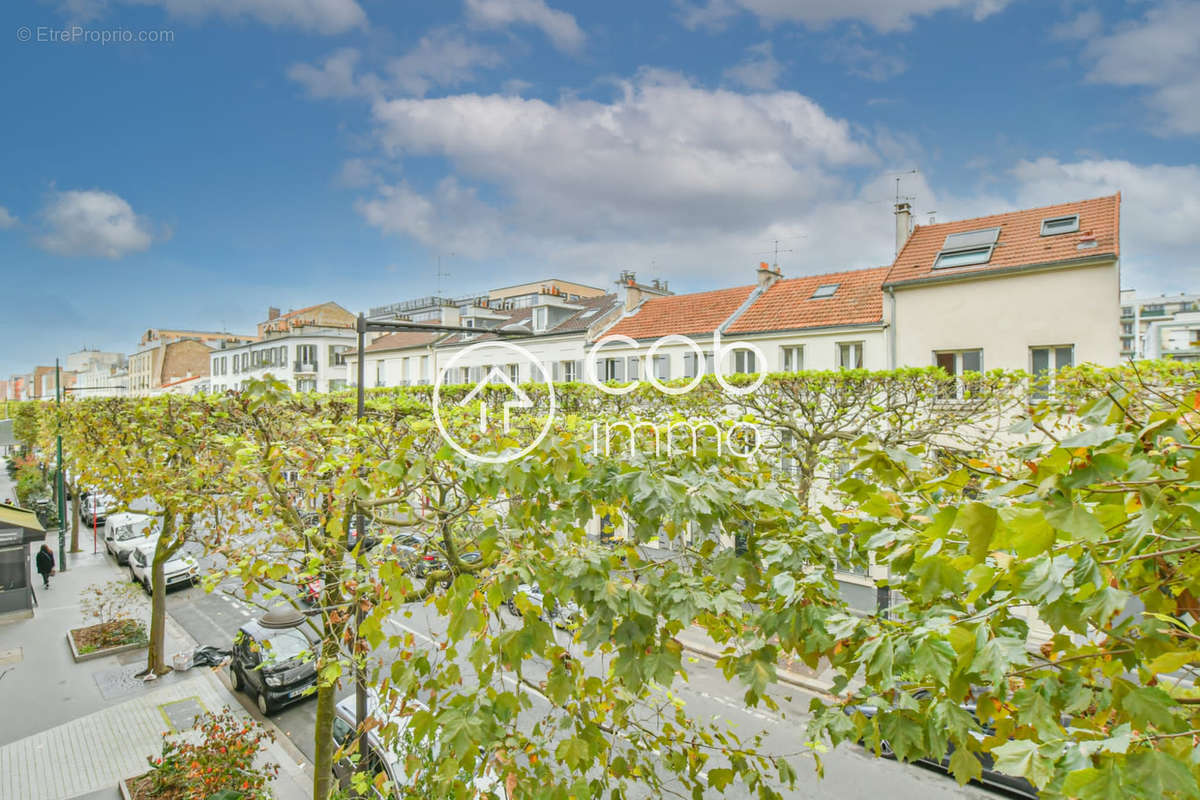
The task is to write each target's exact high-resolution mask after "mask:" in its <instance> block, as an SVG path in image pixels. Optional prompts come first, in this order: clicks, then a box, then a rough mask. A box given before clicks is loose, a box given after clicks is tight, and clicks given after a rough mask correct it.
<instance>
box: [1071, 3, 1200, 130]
mask: <svg viewBox="0 0 1200 800" xmlns="http://www.w3.org/2000/svg"><path fill="white" fill-rule="evenodd" d="M1084 57H1085V59H1086V60H1088V61H1089V62H1090V63H1091V71H1090V73H1089V74H1088V79H1089V80H1092V81H1095V82H1097V83H1107V84H1112V85H1115V86H1144V87H1147V88H1148V89H1150V90H1151V94H1150V96H1149V98H1148V99H1147V102H1148V103H1149V104H1150V106H1151V107H1153V108H1155V109H1157V110H1158V111H1160V112H1161V113H1162V114H1163V119H1164V120H1165V125H1166V132H1168V133H1178V134H1195V133H1200V0H1169V1H1168V2H1166V3H1164V4H1162V5H1160V6H1156V7H1154V8H1151V9H1150V10H1149V11H1147V12H1146V15H1145V17H1143V18H1142V19H1141V20H1139V21H1137V22H1134V23H1129V24H1125V25H1122V26H1119V27H1118V28H1117V29H1116V30H1114V31H1113V32H1112V33H1110V34H1108V35H1105V36H1099V37H1093V38H1092V39H1091V40H1090V41H1089V42H1088V44H1087V47H1086V48H1085V50H1084Z"/></svg>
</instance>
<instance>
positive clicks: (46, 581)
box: [37, 544, 54, 589]
mask: <svg viewBox="0 0 1200 800" xmlns="http://www.w3.org/2000/svg"><path fill="white" fill-rule="evenodd" d="M37 571H38V574H39V575H41V576H42V588H43V589H49V588H50V576H51V575H53V574H54V551H53V550H51V549H50V545H48V544H44V545H42V549H41V550H38V554H37Z"/></svg>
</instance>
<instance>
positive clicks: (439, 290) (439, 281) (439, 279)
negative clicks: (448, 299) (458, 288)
mask: <svg viewBox="0 0 1200 800" xmlns="http://www.w3.org/2000/svg"><path fill="white" fill-rule="evenodd" d="M450 255H454V253H451V254H450ZM436 274H437V296H438V297H441V296H442V278H449V277H450V273H449V272H442V254H441V253H438V263H437V273H436Z"/></svg>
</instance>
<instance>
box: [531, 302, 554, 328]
mask: <svg viewBox="0 0 1200 800" xmlns="http://www.w3.org/2000/svg"><path fill="white" fill-rule="evenodd" d="M549 326H550V309H549V308H547V307H546V306H538V307H537V308H535V309H534V310H533V329H534V331H544V330H546V328H548V327H549Z"/></svg>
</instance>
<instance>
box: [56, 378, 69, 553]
mask: <svg viewBox="0 0 1200 800" xmlns="http://www.w3.org/2000/svg"><path fill="white" fill-rule="evenodd" d="M61 374H62V368H61V367H60V366H59V364H58V359H57V358H56V359H54V409H55V411H59V410H61V406H62V380H61ZM55 425H56V426H57V427H58V478H57V480H55V485H56V486H57V488H58V491H57V494H58V568H59V569H60V570H62V571H63V572H66V571H67V498H66V493H65V491H64V484H65V481H64V480H63V453H62V420H61V419H60V418H59V416H58V415H55Z"/></svg>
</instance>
